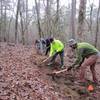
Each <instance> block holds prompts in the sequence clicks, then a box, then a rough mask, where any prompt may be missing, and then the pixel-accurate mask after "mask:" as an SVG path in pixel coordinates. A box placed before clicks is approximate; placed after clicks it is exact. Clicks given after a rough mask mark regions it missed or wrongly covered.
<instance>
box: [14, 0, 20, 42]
mask: <svg viewBox="0 0 100 100" xmlns="http://www.w3.org/2000/svg"><path fill="white" fill-rule="evenodd" d="M19 10H20V0H18V3H17V11H16V21H15V43H18V14H19Z"/></svg>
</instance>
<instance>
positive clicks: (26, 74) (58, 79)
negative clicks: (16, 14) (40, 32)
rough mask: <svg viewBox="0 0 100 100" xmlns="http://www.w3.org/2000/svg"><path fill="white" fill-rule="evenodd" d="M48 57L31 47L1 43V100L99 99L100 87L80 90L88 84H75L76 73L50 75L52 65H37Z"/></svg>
mask: <svg viewBox="0 0 100 100" xmlns="http://www.w3.org/2000/svg"><path fill="white" fill-rule="evenodd" d="M45 58H46V56H43V55H38V54H37V53H36V50H35V49H34V47H32V46H23V45H20V44H19V45H7V44H6V43H1V47H0V100H80V99H81V100H99V97H100V89H99V88H100V87H99V86H95V91H93V92H91V93H88V92H84V91H83V92H80V90H84V89H86V86H80V85H78V84H75V83H74V82H75V81H76V78H75V77H74V75H72V74H68V73H64V74H60V75H58V76H54V77H53V78H52V76H49V75H47V74H48V73H52V71H53V69H52V68H49V67H47V66H46V65H42V67H38V65H39V64H40V62H41V61H43V60H44V59H45ZM66 62H67V61H66ZM57 66H58V65H57V64H56V65H55V67H57Z"/></svg>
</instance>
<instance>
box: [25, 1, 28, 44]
mask: <svg viewBox="0 0 100 100" xmlns="http://www.w3.org/2000/svg"><path fill="white" fill-rule="evenodd" d="M25 34H26V37H25V39H26V42H27V43H28V0H26V24H25Z"/></svg>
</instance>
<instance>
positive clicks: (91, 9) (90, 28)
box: [89, 3, 93, 33]
mask: <svg viewBox="0 0 100 100" xmlns="http://www.w3.org/2000/svg"><path fill="white" fill-rule="evenodd" d="M92 13H93V3H92V4H91V6H90V27H89V30H90V32H91V33H92Z"/></svg>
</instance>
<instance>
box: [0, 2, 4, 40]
mask: <svg viewBox="0 0 100 100" xmlns="http://www.w3.org/2000/svg"><path fill="white" fill-rule="evenodd" d="M0 3H1V4H0V6H1V19H0V41H2V16H3V4H2V3H3V1H2V0H1V2H0Z"/></svg>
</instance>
